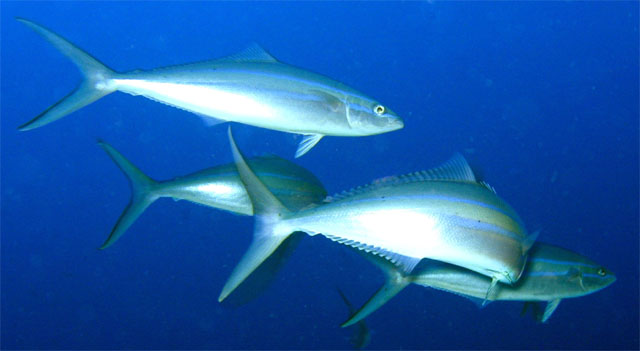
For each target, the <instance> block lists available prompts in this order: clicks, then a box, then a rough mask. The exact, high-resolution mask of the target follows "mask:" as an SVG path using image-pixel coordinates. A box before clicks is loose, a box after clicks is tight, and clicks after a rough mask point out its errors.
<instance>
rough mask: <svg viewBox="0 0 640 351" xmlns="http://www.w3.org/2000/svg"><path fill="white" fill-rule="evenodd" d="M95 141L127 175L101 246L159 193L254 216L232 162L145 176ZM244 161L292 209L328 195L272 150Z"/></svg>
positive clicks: (308, 174) (113, 238)
mask: <svg viewBox="0 0 640 351" xmlns="http://www.w3.org/2000/svg"><path fill="white" fill-rule="evenodd" d="M98 144H99V145H100V146H101V147H102V148H103V149H104V151H106V152H107V154H108V155H109V157H110V158H111V159H112V160H113V161H114V162H115V163H116V164H117V165H118V167H119V168H120V169H121V170H122V172H123V173H124V174H125V175H126V176H127V178H128V180H129V184H130V186H131V193H132V195H131V200H130V201H129V205H128V206H127V208H126V209H125V210H124V212H123V213H122V215H121V216H120V219H119V220H118V222H117V223H116V225H115V226H114V228H113V230H112V231H111V234H110V235H109V237H108V238H107V240H106V241H105V242H104V244H103V245H102V246H101V247H100V248H101V249H106V248H107V247H109V246H111V245H113V244H114V243H115V242H116V241H117V240H118V239H119V238H120V237H121V236H122V235H123V234H124V233H125V232H126V230H127V229H128V228H129V227H130V226H131V225H132V224H133V222H135V220H136V219H137V218H138V217H139V216H140V215H141V214H142V213H143V212H144V210H145V209H146V208H147V207H148V206H149V205H151V204H152V203H153V202H154V201H155V200H157V199H159V198H162V197H169V198H173V199H174V200H176V201H177V200H187V201H190V202H194V203H197V204H201V205H205V206H208V207H213V208H217V209H221V210H226V211H229V212H232V213H235V214H241V215H249V216H250V215H253V206H252V205H251V201H250V200H249V197H248V195H247V192H246V190H245V188H244V186H243V185H242V182H241V181H240V178H239V176H238V172H237V170H236V167H235V165H234V164H232V163H231V164H226V165H221V166H217V167H212V168H207V169H204V170H201V171H198V172H195V173H192V174H188V175H186V176H182V177H178V178H174V179H171V180H166V181H160V182H158V181H155V180H153V179H151V178H149V177H148V176H147V175H145V174H144V173H143V172H142V171H140V169H138V168H137V167H136V166H135V165H134V164H133V163H131V162H130V161H129V160H127V159H126V158H125V157H124V156H123V155H122V154H121V153H120V152H119V151H118V150H116V149H115V148H114V147H113V146H111V145H109V144H107V143H105V142H103V141H100V142H99V143H98ZM248 162H249V164H250V165H251V166H252V167H253V168H254V169H255V170H256V174H257V175H258V177H259V178H260V179H261V180H262V181H263V182H264V183H265V184H266V186H267V187H268V188H269V189H270V190H271V191H272V192H273V193H274V194H275V195H276V196H277V197H278V199H280V201H282V202H283V203H285V204H287V206H290V207H291V208H295V209H302V208H304V207H307V206H309V205H310V204H313V203H320V202H322V200H323V199H324V198H325V197H326V195H327V192H326V190H325V189H324V186H323V185H322V183H321V182H320V181H319V180H318V179H317V178H316V177H315V176H314V175H313V174H312V173H311V172H309V171H308V170H306V169H304V168H303V167H301V166H298V165H296V164H295V163H293V162H290V161H287V160H285V159H282V158H280V157H277V156H272V155H269V156H261V157H255V158H253V159H251V160H249V161H248Z"/></svg>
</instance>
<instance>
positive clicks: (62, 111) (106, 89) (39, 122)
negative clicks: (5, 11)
mask: <svg viewBox="0 0 640 351" xmlns="http://www.w3.org/2000/svg"><path fill="white" fill-rule="evenodd" d="M16 19H17V20H18V21H19V22H21V23H24V24H25V25H27V26H28V27H29V28H31V29H33V30H34V31H35V32H36V33H38V34H40V35H41V36H42V37H43V38H45V39H46V40H47V41H48V42H49V43H51V44H52V45H53V46H55V47H56V48H57V49H58V50H60V52H61V53H63V54H64V55H66V56H67V57H69V58H70V59H71V61H73V63H75V64H76V66H78V68H79V69H80V71H81V72H82V74H83V75H84V81H83V82H82V84H80V86H79V87H78V88H76V90H74V91H73V92H71V93H70V94H69V95H67V96H66V97H64V98H63V99H62V100H60V101H58V102H56V103H55V104H53V105H52V106H51V107H49V108H48V109H46V110H45V111H44V112H42V113H41V114H40V115H38V116H37V117H35V118H34V119H32V120H31V121H29V122H27V123H25V124H23V125H21V126H20V127H18V129H19V130H21V131H25V130H30V129H34V128H38V127H41V126H43V125H45V124H48V123H51V122H53V121H55V120H57V119H60V118H62V117H64V116H66V115H68V114H70V113H71V112H74V111H76V110H78V109H80V108H82V107H84V106H86V105H88V104H90V103H92V102H94V101H96V100H98V99H99V98H101V97H103V96H105V95H107V94H109V93H112V92H114V91H115V88H114V87H113V86H112V84H109V83H110V79H111V77H112V76H113V75H114V74H115V73H114V72H113V71H112V70H111V69H109V68H108V67H107V66H105V65H104V64H102V63H101V62H100V61H98V60H96V59H95V58H93V57H91V55H89V54H88V53H86V52H84V51H83V50H82V49H80V48H78V47H77V46H75V45H73V44H72V43H71V42H69V41H68V40H66V39H64V38H63V37H61V36H59V35H58V34H56V33H54V32H52V31H50V30H48V29H46V28H44V27H42V26H40V25H38V24H36V23H33V22H31V21H29V20H26V19H24V18H16Z"/></svg>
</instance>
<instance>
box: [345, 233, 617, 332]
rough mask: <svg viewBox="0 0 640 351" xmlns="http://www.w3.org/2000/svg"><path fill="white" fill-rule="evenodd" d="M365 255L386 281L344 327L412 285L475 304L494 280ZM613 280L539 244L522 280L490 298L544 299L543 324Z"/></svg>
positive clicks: (608, 274) (575, 257) (589, 263)
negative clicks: (570, 301)
mask: <svg viewBox="0 0 640 351" xmlns="http://www.w3.org/2000/svg"><path fill="white" fill-rule="evenodd" d="M365 256H366V257H367V258H368V259H369V260H370V261H371V262H373V263H374V264H376V265H377V266H378V267H380V268H381V269H382V271H383V272H384V273H385V275H386V277H387V281H386V283H385V285H384V286H383V287H382V288H380V290H378V292H376V294H375V295H374V296H372V297H371V298H370V299H369V301H367V303H366V304H365V305H364V306H362V307H361V308H360V309H359V310H358V311H357V312H356V313H355V314H353V316H352V317H351V318H349V320H348V321H346V322H345V323H344V324H343V326H349V325H352V324H355V323H359V322H360V321H361V320H362V319H364V318H365V317H367V316H368V315H369V314H371V313H372V312H374V311H375V310H377V309H378V308H380V306H382V305H384V304H385V303H386V302H387V301H389V300H390V299H391V298H392V297H393V296H395V295H396V294H397V293H398V292H400V291H401V290H402V289H404V287H406V286H407V285H409V284H411V283H414V284H418V285H422V286H425V287H431V288H435V289H439V290H444V291H447V292H452V293H454V294H458V295H462V296H464V297H467V298H470V299H471V300H473V301H474V302H478V300H479V299H484V298H485V293H486V291H487V287H488V286H489V285H490V284H491V280H490V279H488V278H487V277H485V276H483V275H480V274H477V273H475V272H472V271H470V270H467V269H464V268H461V267H458V266H454V265H451V264H446V263H442V262H433V263H432V264H428V265H424V266H422V265H421V267H418V269H416V271H414V272H412V273H411V274H409V275H405V274H403V273H402V272H401V271H399V270H398V269H397V268H396V267H395V266H394V265H392V264H390V263H389V262H388V261H386V260H384V259H380V258H379V257H376V256H373V255H369V254H366V255H365ZM615 281H616V277H615V275H614V274H613V273H612V272H611V271H609V270H608V269H606V268H605V267H603V266H601V265H599V264H597V263H595V262H593V261H591V260H590V259H588V258H586V257H584V256H582V255H579V254H577V253H575V252H572V251H569V250H566V249H563V248H560V247H557V246H553V245H548V244H543V243H536V244H535V245H534V246H533V248H532V249H531V250H530V252H529V260H528V263H527V267H526V268H525V271H524V273H523V274H522V277H521V278H520V280H518V282H517V283H515V284H513V285H500V286H498V287H496V288H495V289H493V291H492V293H491V295H490V296H489V297H488V299H489V300H491V301H525V303H527V304H528V303H538V302H540V303H546V307H545V308H544V309H542V312H541V313H538V314H537V315H535V317H536V319H537V320H538V321H540V322H543V323H544V322H546V321H547V320H548V319H549V317H551V315H552V314H553V312H554V311H555V309H556V308H557V307H558V304H560V301H561V300H562V299H566V298H572V297H580V296H584V295H588V294H592V293H594V292H596V291H599V290H601V289H604V288H606V287H607V286H609V285H611V284H612V283H613V282H615ZM480 301H481V300H480ZM525 306H526V305H525Z"/></svg>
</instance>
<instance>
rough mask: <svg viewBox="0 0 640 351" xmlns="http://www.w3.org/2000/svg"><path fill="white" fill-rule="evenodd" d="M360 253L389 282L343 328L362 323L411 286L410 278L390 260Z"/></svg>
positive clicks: (343, 324)
mask: <svg viewBox="0 0 640 351" xmlns="http://www.w3.org/2000/svg"><path fill="white" fill-rule="evenodd" d="M358 253H360V254H362V255H363V256H365V257H366V258H367V259H369V261H371V262H372V263H373V264H375V265H376V266H378V267H379V268H380V269H381V270H382V271H383V272H384V273H385V276H386V279H387V281H386V282H385V284H384V285H383V286H382V287H381V288H380V289H379V290H378V291H377V292H376V293H375V294H374V295H373V296H372V297H371V298H370V299H369V301H367V302H366V303H365V304H364V305H363V306H362V307H360V309H359V310H358V311H356V313H354V314H353V315H352V316H351V318H349V319H348V320H347V321H346V322H344V323H342V325H341V326H342V327H348V326H350V325H353V324H355V323H358V322H360V321H361V320H363V319H364V318H366V317H367V316H369V315H370V314H371V313H373V312H375V311H376V310H377V309H378V308H380V307H381V306H382V305H384V304H385V303H387V301H389V300H391V299H392V298H393V297H394V296H396V295H397V294H398V293H399V292H400V291H402V289H404V288H405V287H406V286H407V285H409V284H411V279H410V277H407V276H405V275H404V274H402V272H401V271H400V270H399V269H398V268H397V267H396V266H395V265H394V264H393V263H391V262H390V261H389V260H387V259H385V258H383V257H380V256H377V255H374V254H370V253H366V252H364V251H358Z"/></svg>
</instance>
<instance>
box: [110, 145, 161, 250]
mask: <svg viewBox="0 0 640 351" xmlns="http://www.w3.org/2000/svg"><path fill="white" fill-rule="evenodd" d="M98 145H100V146H101V147H102V148H103V149H104V151H106V152H107V154H108V155H109V157H111V159H112V160H113V162H115V163H116V165H118V167H119V168H120V169H121V170H122V172H123V173H124V174H125V175H126V176H127V179H129V184H130V186H131V199H130V200H129V204H128V205H127V207H126V208H125V209H124V212H122V214H121V215H120V218H119V219H118V222H117V223H116V225H115V226H114V227H113V230H111V234H109V237H108V238H107V240H106V241H105V242H104V244H102V246H100V249H106V248H107V247H109V246H111V245H113V243H115V242H116V241H117V240H118V239H119V238H120V237H121V236H122V234H124V232H126V231H127V229H129V227H130V226H131V225H132V224H133V222H135V220H136V219H138V217H140V215H141V214H142V212H144V210H145V209H146V208H147V207H149V205H151V203H153V202H154V201H155V200H156V199H158V195H156V194H155V192H154V190H155V185H156V184H157V183H156V181H154V180H153V179H151V178H149V177H148V176H146V175H145V174H144V173H142V171H140V170H139V169H138V167H136V166H134V165H133V163H131V162H129V160H127V159H126V158H125V157H124V156H122V154H121V153H120V152H118V150H116V149H114V148H113V147H112V146H111V145H109V144H107V143H105V142H103V141H98Z"/></svg>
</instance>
